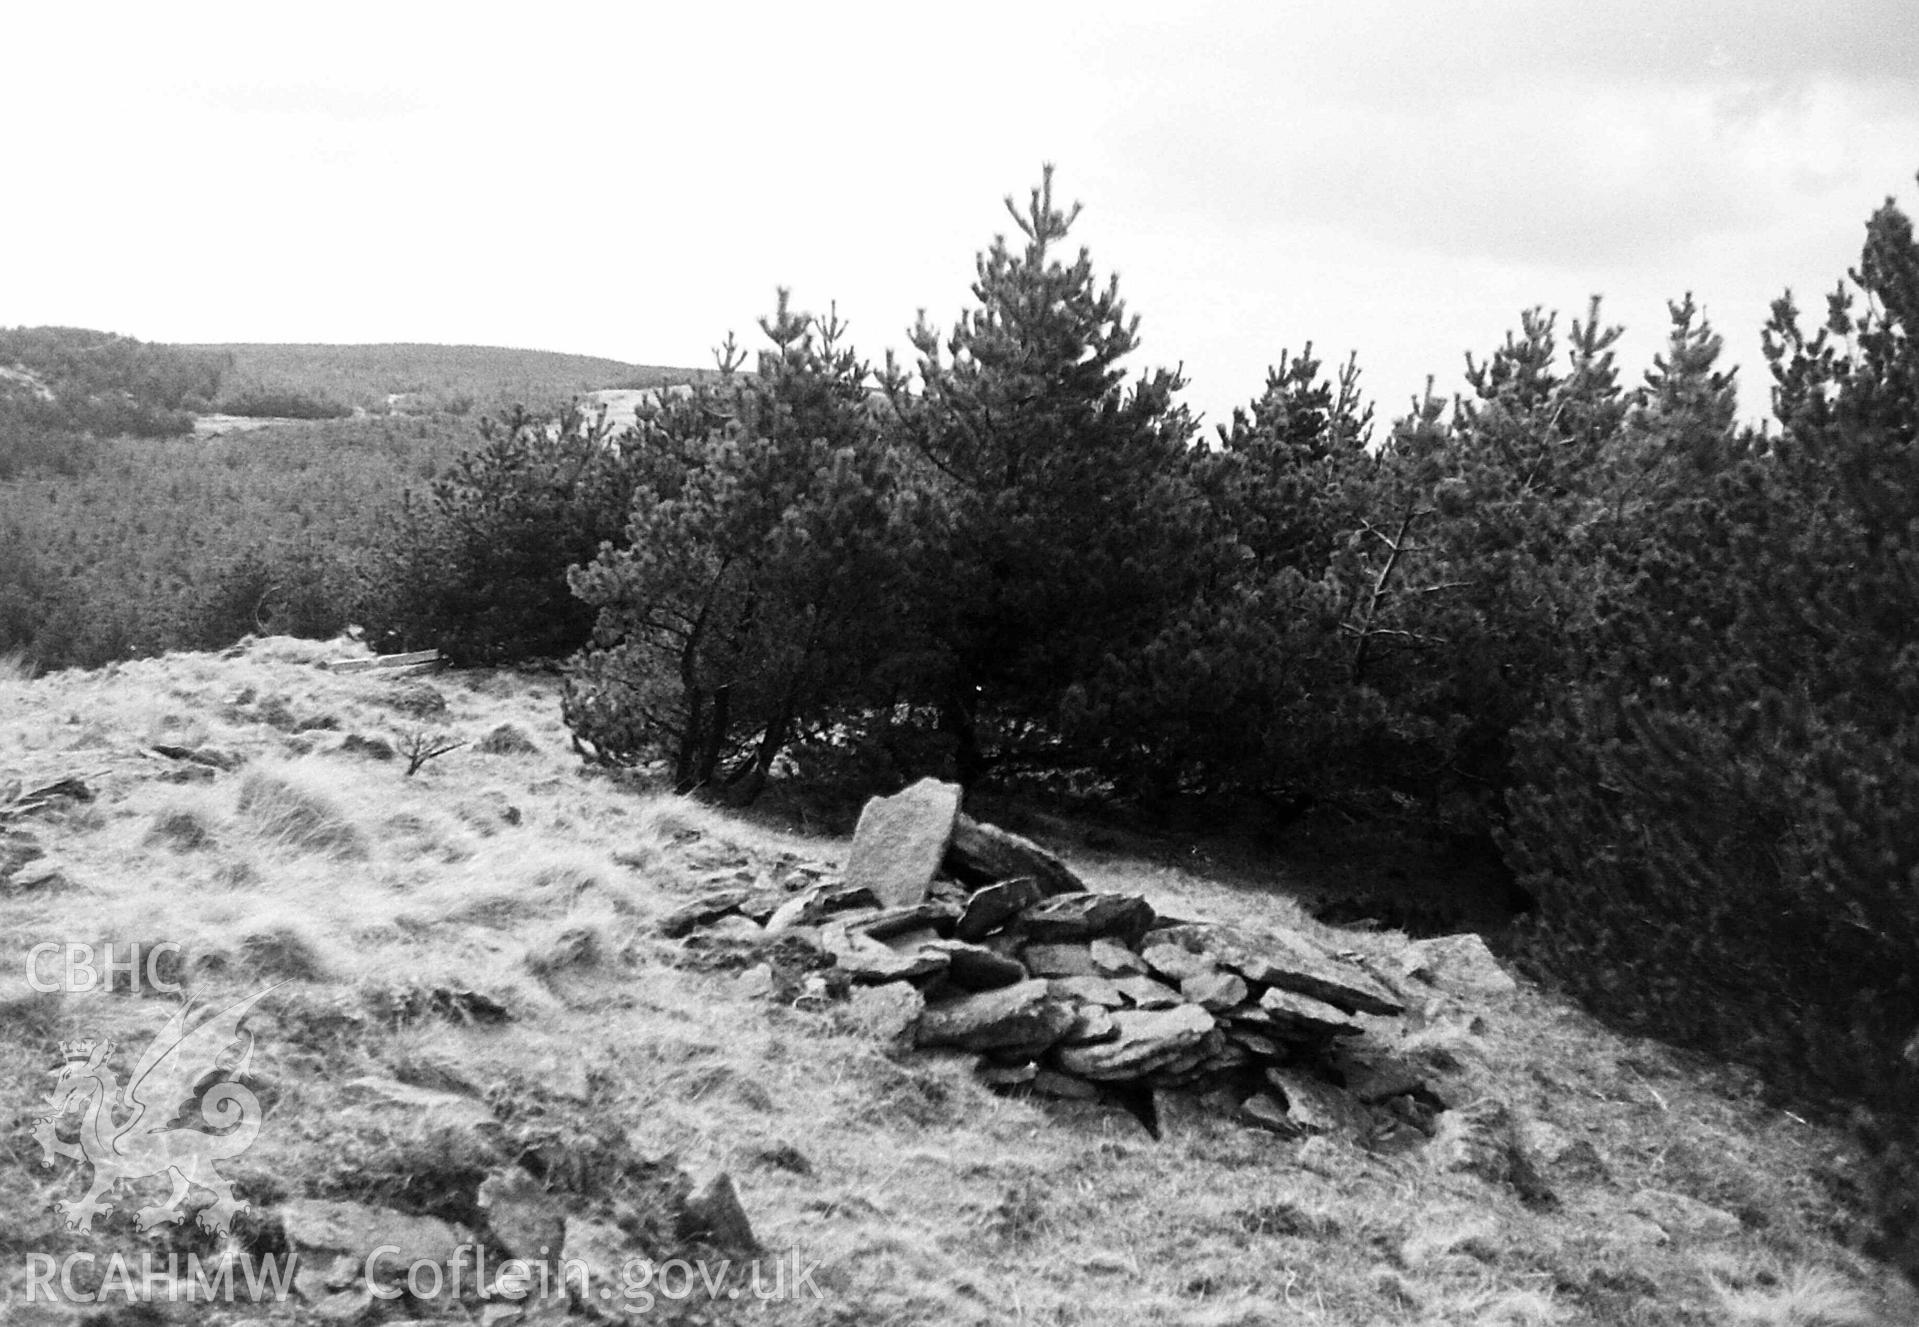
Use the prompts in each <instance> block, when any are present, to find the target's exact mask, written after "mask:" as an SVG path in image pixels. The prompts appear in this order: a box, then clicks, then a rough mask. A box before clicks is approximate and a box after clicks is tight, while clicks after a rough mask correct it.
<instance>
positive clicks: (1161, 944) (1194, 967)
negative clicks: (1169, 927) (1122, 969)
mask: <svg viewBox="0 0 1919 1327" xmlns="http://www.w3.org/2000/svg"><path fill="white" fill-rule="evenodd" d="M1149 941H1150V942H1149V943H1148V944H1147V946H1146V948H1145V949H1144V950H1142V951H1141V953H1140V958H1141V960H1142V961H1143V962H1144V963H1145V964H1146V966H1147V967H1149V968H1151V969H1152V970H1153V971H1154V972H1157V973H1158V974H1159V975H1160V976H1162V977H1164V978H1166V979H1167V980H1168V981H1185V980H1186V979H1187V978H1189V977H1204V976H1206V975H1207V974H1208V973H1213V972H1218V971H1219V964H1217V963H1215V962H1213V960H1212V959H1210V958H1208V957H1207V956H1206V955H1204V954H1200V953H1195V952H1194V951H1193V950H1190V949H1183V948H1181V947H1180V946H1179V945H1176V944H1171V943H1168V942H1165V941H1153V940H1151V937H1150V936H1149Z"/></svg>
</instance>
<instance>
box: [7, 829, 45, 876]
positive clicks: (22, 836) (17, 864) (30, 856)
mask: <svg viewBox="0 0 1919 1327" xmlns="http://www.w3.org/2000/svg"><path fill="white" fill-rule="evenodd" d="M46 855H47V852H46V849H45V848H42V847H41V846H40V841H39V840H38V839H36V838H34V836H33V835H31V834H28V833H25V832H24V831H20V830H9V831H6V832H5V833H0V884H5V883H7V882H9V881H11V880H12V879H13V876H14V874H15V873H16V872H18V871H19V870H20V869H21V868H22V867H24V866H26V865H27V864H28V863H29V862H37V861H39V860H40V859H41V858H42V857H45V856H46Z"/></svg>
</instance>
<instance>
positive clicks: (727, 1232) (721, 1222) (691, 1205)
mask: <svg viewBox="0 0 1919 1327" xmlns="http://www.w3.org/2000/svg"><path fill="white" fill-rule="evenodd" d="M679 1235H680V1238H682V1239H700V1240H703V1241H705V1242H707V1243H710V1244H712V1245H713V1246H714V1247H715V1248H718V1249H720V1250H721V1251H722V1252H725V1253H731V1254H735V1255H746V1256H750V1255H752V1254H754V1253H757V1252H758V1251H759V1248H760V1242H759V1240H758V1239H756V1238H755V1237H754V1235H753V1224H752V1222H750V1221H749V1220H748V1219H747V1216H746V1209H745V1208H744V1207H742V1206H741V1205H740V1195H739V1191H738V1190H737V1189H735V1188H734V1187H733V1179H732V1177H731V1176H730V1175H728V1174H727V1173H726V1172H725V1171H721V1172H720V1173H719V1174H717V1175H715V1176H713V1177H712V1178H711V1179H709V1180H708V1181H707V1182H706V1183H705V1184H702V1185H701V1186H700V1187H699V1188H697V1189H695V1190H693V1192H692V1193H690V1194H688V1195H687V1198H686V1206H685V1207H684V1208H683V1209H682V1211H681V1214H680V1221H679Z"/></svg>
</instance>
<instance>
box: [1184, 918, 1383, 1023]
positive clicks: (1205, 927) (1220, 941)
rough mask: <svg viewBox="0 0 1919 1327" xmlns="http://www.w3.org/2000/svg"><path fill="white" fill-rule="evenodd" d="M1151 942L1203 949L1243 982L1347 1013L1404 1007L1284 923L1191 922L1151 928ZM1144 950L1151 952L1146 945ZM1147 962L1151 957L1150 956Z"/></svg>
mask: <svg viewBox="0 0 1919 1327" xmlns="http://www.w3.org/2000/svg"><path fill="white" fill-rule="evenodd" d="M1153 941H1154V945H1159V944H1176V945H1178V946H1179V947H1180V948H1182V949H1186V950H1189V951H1191V952H1193V953H1196V954H1204V955H1205V956H1207V957H1208V958H1210V959H1212V960H1214V961H1215V962H1216V963H1218V964H1219V966H1221V967H1224V968H1230V969H1232V970H1233V971H1234V972H1237V973H1239V975H1240V976H1242V977H1244V978H1246V980H1247V981H1250V982H1256V983H1258V984H1260V985H1262V986H1278V987H1281V988H1283V989H1285V990H1289V991H1297V992H1299V993H1300V994H1301V995H1310V996H1312V997H1313V998H1314V999H1317V1000H1324V1001H1325V1002H1326V1003H1328V1004H1331V1005H1334V1006H1337V1007H1338V1008H1340V1009H1344V1010H1346V1011H1347V1012H1348V1013H1367V1014H1381V1015H1392V1014H1399V1013H1404V1012H1405V1006H1404V1005H1403V1004H1402V1003H1401V1002H1400V1000H1399V997H1398V996H1397V995H1395V994H1394V993H1393V992H1392V991H1391V990H1389V989H1388V988H1387V987H1386V985H1385V984H1384V983H1383V982H1381V981H1380V980H1379V979H1378V978H1377V977H1375V976H1373V975H1372V974H1371V973H1369V972H1367V971H1366V970H1365V969H1364V968H1362V967H1360V966H1359V965H1358V964H1357V963H1348V962H1345V961H1343V960H1341V959H1337V958H1335V957H1334V956H1333V955H1332V954H1330V953H1328V952H1327V951H1326V950H1325V949H1323V948H1322V947H1320V946H1319V945H1317V944H1315V943H1314V942H1313V941H1311V940H1309V939H1307V938H1306V937H1305V936H1303V935H1301V934H1299V933H1298V932H1297V931H1291V930H1287V929H1285V928H1284V927H1275V928H1270V929H1259V930H1255V929H1253V928H1251V927H1240V926H1225V925H1221V924H1218V923H1209V922H1193V923H1189V924H1187V925H1184V926H1172V927H1164V928H1162V929H1160V930H1157V931H1155V932H1153ZM1147 952H1148V954H1149V955H1150V953H1151V952H1152V949H1151V948H1150V947H1149V949H1148V951H1147ZM1147 961H1148V962H1149V963H1150V962H1151V961H1152V960H1151V958H1150V957H1149V958H1148V960H1147Z"/></svg>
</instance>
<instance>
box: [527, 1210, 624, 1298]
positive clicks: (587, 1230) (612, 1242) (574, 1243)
mask: <svg viewBox="0 0 1919 1327" xmlns="http://www.w3.org/2000/svg"><path fill="white" fill-rule="evenodd" d="M646 1252H647V1251H646V1250H643V1249H637V1248H635V1247H634V1246H633V1241H632V1240H631V1239H629V1238H628V1237H627V1234H626V1232H625V1231H623V1230H621V1229H620V1228H619V1227H618V1226H616V1225H614V1224H613V1223H612V1222H610V1221H592V1220H588V1219H587V1218H585V1217H579V1216H571V1217H568V1218H567V1221H566V1242H565V1243H564V1244H563V1245H561V1248H560V1256H561V1257H562V1258H563V1259H576V1260H578V1262H579V1263H580V1264H581V1266H583V1267H584V1268H585V1269H586V1284H587V1286H588V1288H589V1289H596V1288H598V1287H601V1286H617V1285H619V1284H620V1277H621V1275H622V1269H623V1268H624V1267H625V1266H626V1263H627V1260H628V1259H630V1258H634V1257H638V1256H642V1255H643V1254H645V1253H646ZM536 1284H537V1283H536ZM576 1288H577V1286H576Z"/></svg>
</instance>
